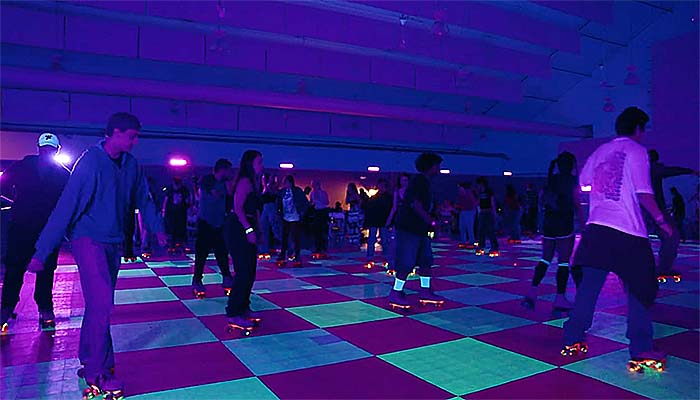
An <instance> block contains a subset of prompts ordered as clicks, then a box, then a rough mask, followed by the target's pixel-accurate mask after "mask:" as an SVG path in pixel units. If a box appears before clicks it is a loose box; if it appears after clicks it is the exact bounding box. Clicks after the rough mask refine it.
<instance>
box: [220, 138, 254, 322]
mask: <svg viewBox="0 0 700 400" xmlns="http://www.w3.org/2000/svg"><path fill="white" fill-rule="evenodd" d="M262 173H263V163H262V154H260V152H258V151H255V150H247V151H246V152H245V153H243V156H242V157H241V164H240V168H239V169H238V175H237V176H236V179H234V180H233V181H232V182H231V183H230V185H228V186H229V187H228V191H229V195H230V196H231V197H232V198H233V208H232V209H231V210H230V211H231V212H230V214H229V215H228V216H227V217H226V222H225V225H224V226H225V229H224V232H225V236H226V246H227V247H228V251H229V253H230V254H231V259H232V260H233V269H234V271H236V275H235V277H234V280H233V288H232V290H231V294H230V295H229V297H228V306H227V307H226V316H227V317H228V323H229V328H231V329H242V330H243V331H244V332H245V333H246V334H248V333H249V332H250V330H252V329H253V327H254V326H255V323H256V322H258V321H260V318H259V316H257V315H255V313H253V312H252V311H251V310H250V292H251V290H252V289H253V283H255V270H256V268H257V262H258V251H257V245H258V240H259V239H260V240H262V239H263V237H262V235H261V234H260V233H261V232H262V231H261V229H260V211H261V210H262V198H261V184H260V177H261V176H262Z"/></svg>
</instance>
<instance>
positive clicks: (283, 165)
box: [280, 163, 294, 169]
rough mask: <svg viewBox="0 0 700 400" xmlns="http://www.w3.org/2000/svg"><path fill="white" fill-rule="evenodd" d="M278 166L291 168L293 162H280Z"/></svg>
mask: <svg viewBox="0 0 700 400" xmlns="http://www.w3.org/2000/svg"><path fill="white" fill-rule="evenodd" d="M280 168H282V169H292V168H294V164H292V163H280Z"/></svg>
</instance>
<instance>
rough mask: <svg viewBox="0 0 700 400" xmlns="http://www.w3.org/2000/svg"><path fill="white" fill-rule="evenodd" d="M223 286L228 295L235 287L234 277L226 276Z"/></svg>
mask: <svg viewBox="0 0 700 400" xmlns="http://www.w3.org/2000/svg"><path fill="white" fill-rule="evenodd" d="M221 286H223V288H224V293H226V296H228V295H230V294H231V289H233V278H232V277H231V275H229V276H224V278H223V282H222V283H221Z"/></svg>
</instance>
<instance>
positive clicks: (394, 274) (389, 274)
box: [386, 268, 396, 276]
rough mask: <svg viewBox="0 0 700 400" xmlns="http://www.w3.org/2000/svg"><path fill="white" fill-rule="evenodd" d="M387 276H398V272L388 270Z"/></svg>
mask: <svg viewBox="0 0 700 400" xmlns="http://www.w3.org/2000/svg"><path fill="white" fill-rule="evenodd" d="M386 275H387V276H396V270H395V269H392V268H387V270H386Z"/></svg>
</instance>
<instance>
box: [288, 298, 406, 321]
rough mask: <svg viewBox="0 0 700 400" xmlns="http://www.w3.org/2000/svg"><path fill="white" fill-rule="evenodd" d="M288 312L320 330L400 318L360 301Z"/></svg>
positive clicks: (295, 309)
mask: <svg viewBox="0 0 700 400" xmlns="http://www.w3.org/2000/svg"><path fill="white" fill-rule="evenodd" d="M287 311H289V312H292V313H294V314H296V315H298V316H299V317H301V318H303V319H305V320H307V321H309V322H311V323H312V324H314V325H316V326H318V327H320V328H330V327H333V326H340V325H349V324H357V323H360V322H368V321H379V320H382V319H389V318H396V317H399V316H400V315H399V314H396V313H393V312H391V311H387V310H384V309H383V308H379V307H376V306H373V305H371V304H367V303H363V302H361V301H358V300H353V301H346V302H342V303H331V304H319V305H314V306H304V307H293V308H288V309H287Z"/></svg>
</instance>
